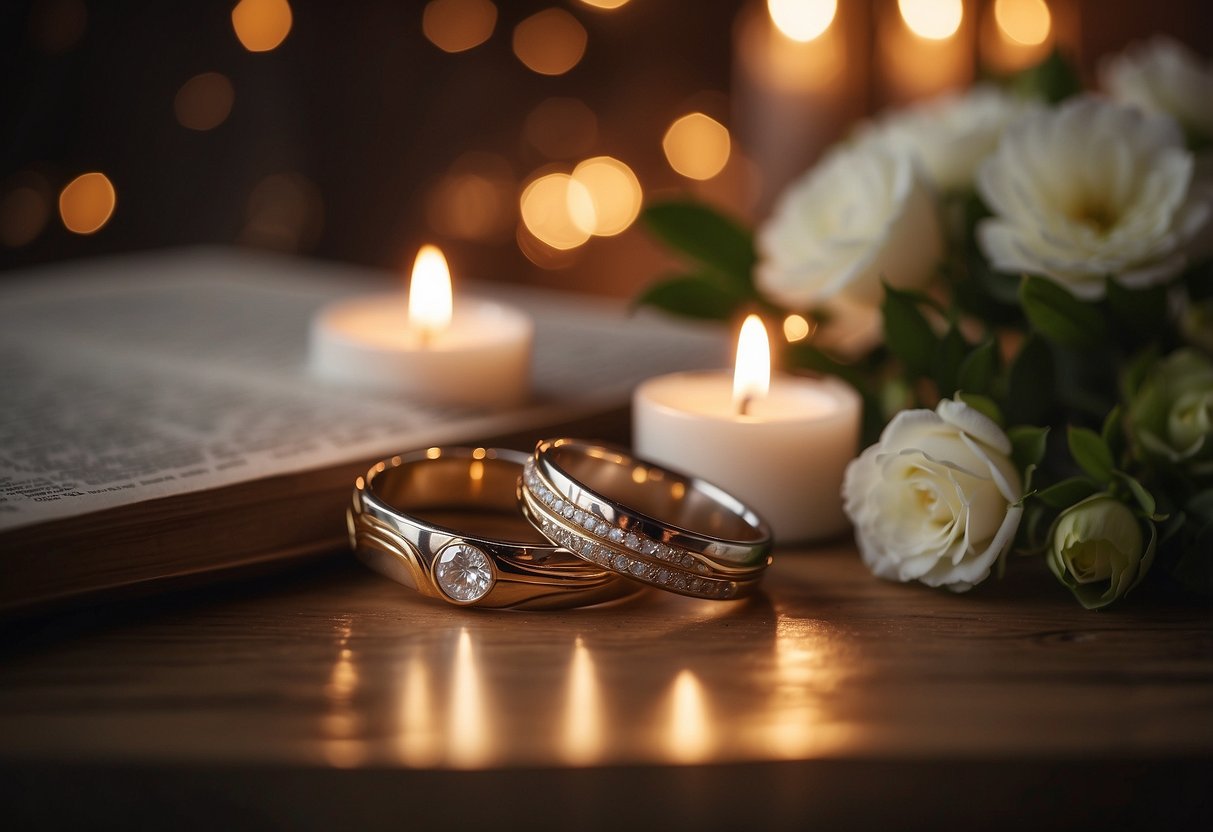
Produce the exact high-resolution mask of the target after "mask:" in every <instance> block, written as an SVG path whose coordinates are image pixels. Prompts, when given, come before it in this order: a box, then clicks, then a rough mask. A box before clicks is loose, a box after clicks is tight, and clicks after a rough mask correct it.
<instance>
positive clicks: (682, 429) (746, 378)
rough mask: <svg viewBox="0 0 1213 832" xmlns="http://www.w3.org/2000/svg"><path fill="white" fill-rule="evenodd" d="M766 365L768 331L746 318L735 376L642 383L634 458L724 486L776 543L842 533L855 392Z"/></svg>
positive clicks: (635, 404) (854, 447) (856, 417)
mask: <svg viewBox="0 0 1213 832" xmlns="http://www.w3.org/2000/svg"><path fill="white" fill-rule="evenodd" d="M751 319H752V321H753V323H751ZM755 342H757V343H755ZM747 353H752V354H753V355H754V356H755V358H754V360H753V364H750V363H749V362H747V361H746V354H747ZM769 361H770V349H769V346H768V344H767V342H766V330H765V328H763V326H762V323H761V321H760V320H759V319H758V318H757V316H750V318H749V319H747V322H746V324H745V325H743V326H742V333H741V337H740V338H739V339H738V361H737V366H736V368H735V370H734V372H733V374H731V375H730V374H729V373H728V372H727V371H707V372H691V373H675V374H673V375H666V376H660V377H658V378H654V379H650V380H649V381H646V382H645V383H643V384H641V385H640V386H639V387H637V388H636V393H635V396H634V398H633V401H632V408H633V425H634V428H633V429H634V433H635V436H634V444H635V447H636V454H637V456H640V457H642V458H644V459H648V460H651V461H653V462H656V463H659V464H661V465H666V466H668V467H670V468H673V469H675V470H678V471H681V472H683V473H686V474H692V475H694V476H697V477H700V478H702V479H705V480H707V481H708V482H711V483H714V484H716V485H719V486H720V487H721V488H723V489H725V490H726V491H728V492H730V493H731V494H733V495H734V496H736V497H737V498H738V499H740V500H742V501H743V502H745V503H747V504H748V505H749V506H750V508H752V509H754V510H755V511H757V512H758V513H759V514H761V515H762V516H763V517H764V518H765V519H766V520H767V522H768V523H770V524H771V527H772V529H773V530H774V533H775V537H776V538H777V539H778V540H780V541H785V542H786V541H803V540H817V539H822V538H826V537H830V536H832V535H836V534H838V533H840V532H842V531H844V530H845V529H846V528H847V520H846V517H845V515H844V514H843V512H842V497H841V493H840V492H841V488H842V475H843V471H844V469H845V468H846V465H847V463H848V462H850V461H851V460H852V459H853V458H854V457H855V455H856V453H858V451H859V425H860V408H861V400H860V397H859V394H858V393H856V392H855V391H854V390H853V389H852V388H851V387H850V386H848V385H847V384H845V383H844V382H842V381H841V380H839V379H836V378H805V377H799V376H790V375H786V374H779V373H777V374H775V375H773V376H771V375H770V371H769ZM764 364H765V365H766V366H765V368H764V366H763V365H764ZM764 369H765V372H766V375H765V376H764V375H763V371H764ZM766 383H769V389H768V390H767V391H766V392H765V393H764V392H763V390H762V388H763V385H764V384H766Z"/></svg>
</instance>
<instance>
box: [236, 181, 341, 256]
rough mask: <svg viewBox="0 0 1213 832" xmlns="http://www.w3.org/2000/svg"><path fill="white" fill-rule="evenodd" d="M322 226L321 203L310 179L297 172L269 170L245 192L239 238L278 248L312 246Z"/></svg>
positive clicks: (322, 211)
mask: <svg viewBox="0 0 1213 832" xmlns="http://www.w3.org/2000/svg"><path fill="white" fill-rule="evenodd" d="M323 226H324V203H323V201H322V200H321V198H320V191H319V190H318V189H317V188H316V186H315V185H314V184H312V182H311V180H309V179H308V178H307V177H305V176H303V175H301V174H298V173H273V174H270V175H269V176H266V177H265V178H263V179H262V180H261V181H259V182H258V183H257V184H256V186H255V187H254V188H253V190H252V192H251V193H250V194H249V199H248V206H247V209H246V215H245V223H244V229H243V231H241V234H240V241H241V242H243V243H247V244H250V245H254V246H260V247H262V248H271V249H277V250H278V251H302V250H306V249H307V248H309V247H310V246H312V245H313V244H314V243H315V242H316V240H317V239H318V238H319V236H320V231H321V229H322V228H323Z"/></svg>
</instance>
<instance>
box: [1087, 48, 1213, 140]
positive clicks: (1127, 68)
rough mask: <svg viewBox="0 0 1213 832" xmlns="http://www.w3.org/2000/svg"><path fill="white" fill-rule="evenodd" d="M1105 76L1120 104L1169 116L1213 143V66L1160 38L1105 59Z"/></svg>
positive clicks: (1102, 77) (1105, 83) (1102, 67)
mask: <svg viewBox="0 0 1213 832" xmlns="http://www.w3.org/2000/svg"><path fill="white" fill-rule="evenodd" d="M1099 78H1100V84H1101V85H1102V86H1103V88H1104V89H1105V90H1107V91H1108V94H1109V95H1111V96H1112V97H1113V98H1115V99H1116V100H1117V101H1122V102H1124V103H1126V104H1132V105H1134V106H1137V107H1141V108H1142V109H1143V110H1149V111H1151V112H1158V113H1166V114H1168V115H1171V116H1173V117H1174V118H1175V119H1176V120H1177V121H1178V122H1179V123H1180V124H1182V125H1183V126H1184V128H1185V129H1187V130H1189V131H1190V132H1192V133H1197V134H1199V135H1201V136H1204V137H1205V138H1211V139H1213V63H1206V62H1204V61H1201V59H1200V58H1199V57H1197V56H1196V54H1195V53H1193V52H1192V51H1191V50H1190V49H1188V48H1187V47H1186V46H1184V45H1183V44H1181V43H1179V42H1178V41H1174V40H1171V39H1170V38H1166V37H1162V36H1156V37H1154V38H1152V39H1150V40H1149V41H1146V42H1145V43H1139V44H1137V45H1135V46H1133V47H1131V48H1130V49H1127V50H1125V51H1124V52H1123V53H1121V54H1120V55H1116V56H1115V57H1112V58H1109V59H1108V60H1106V61H1104V62H1103V63H1102V64H1101V65H1100V68H1099Z"/></svg>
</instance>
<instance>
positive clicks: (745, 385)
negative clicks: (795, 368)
mask: <svg viewBox="0 0 1213 832" xmlns="http://www.w3.org/2000/svg"><path fill="white" fill-rule="evenodd" d="M770 388H771V342H770V339H769V338H768V337H767V328H766V327H765V326H763V324H762V319H761V318H759V317H758V316H757V315H749V316H747V317H746V319H745V322H744V323H742V325H741V334H740V335H739V336H738V337H737V366H736V368H735V369H734V370H733V407H734V408H736V409H737V412H738V413H740V414H742V415H743V416H744V415H745V414H746V412H747V410H748V409H749V405H750V402H752V401H753V400H754V399H761V398H763V397H765V396H766V394H767V391H768V390H770Z"/></svg>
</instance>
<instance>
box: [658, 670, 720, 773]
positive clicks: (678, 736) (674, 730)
mask: <svg viewBox="0 0 1213 832" xmlns="http://www.w3.org/2000/svg"><path fill="white" fill-rule="evenodd" d="M704 700H705V696H704V690H703V685H702V684H701V683H700V681H699V679H698V678H697V677H696V676H695V674H694V673H692V672H691V671H689V670H682V671H680V672H679V674H678V676H677V678H675V679H674V685H673V687H672V688H671V689H670V710H669V724H668V728H667V732H666V737H667V750H668V752H669V754H670V756H671V757H672V758H674V759H675V760H677V761H679V762H683V763H693V762H696V761H699V760H702V759H704V758H705V757H706V756H707V755H708V753H709V752H710V751H711V749H712V742H713V739H714V738H713V736H712V734H713V730H712V722H711V720H710V719H709V718H708V709H707V704H706V702H705V701H704Z"/></svg>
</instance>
